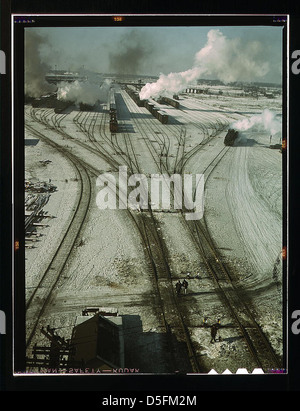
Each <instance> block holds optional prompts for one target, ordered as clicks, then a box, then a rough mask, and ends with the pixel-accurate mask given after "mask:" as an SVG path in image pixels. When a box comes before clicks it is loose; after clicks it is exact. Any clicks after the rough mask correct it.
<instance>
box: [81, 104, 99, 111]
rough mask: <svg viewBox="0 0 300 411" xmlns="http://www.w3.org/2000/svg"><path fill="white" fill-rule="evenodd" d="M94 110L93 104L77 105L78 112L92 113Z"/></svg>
mask: <svg viewBox="0 0 300 411" xmlns="http://www.w3.org/2000/svg"><path fill="white" fill-rule="evenodd" d="M94 108H95V105H93V104H86V103H79V109H80V111H93V110H94Z"/></svg>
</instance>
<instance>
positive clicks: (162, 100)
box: [159, 97, 180, 108]
mask: <svg viewBox="0 0 300 411" xmlns="http://www.w3.org/2000/svg"><path fill="white" fill-rule="evenodd" d="M159 102H160V103H161V104H169V105H170V106H173V107H175V108H179V107H180V103H179V101H178V100H174V99H172V98H169V97H161V98H160V100H159Z"/></svg>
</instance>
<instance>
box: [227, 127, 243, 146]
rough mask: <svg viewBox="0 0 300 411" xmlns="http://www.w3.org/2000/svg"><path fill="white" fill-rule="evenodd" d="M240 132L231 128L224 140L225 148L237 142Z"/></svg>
mask: <svg viewBox="0 0 300 411" xmlns="http://www.w3.org/2000/svg"><path fill="white" fill-rule="evenodd" d="M238 134H239V133H238V131H237V130H234V129H233V128H230V129H229V130H228V132H227V134H226V136H225V138H224V144H225V146H233V144H234V142H235V140H236V139H237V137H238Z"/></svg>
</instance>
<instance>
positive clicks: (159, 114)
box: [125, 87, 169, 124]
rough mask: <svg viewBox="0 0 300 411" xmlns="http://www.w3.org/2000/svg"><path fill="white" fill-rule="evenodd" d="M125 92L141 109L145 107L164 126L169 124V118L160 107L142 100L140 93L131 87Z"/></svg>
mask: <svg viewBox="0 0 300 411" xmlns="http://www.w3.org/2000/svg"><path fill="white" fill-rule="evenodd" d="M125 90H126V91H127V93H128V94H129V96H130V97H131V98H132V100H133V101H134V102H135V103H136V104H137V105H138V106H139V107H145V108H146V109H147V110H149V111H150V113H151V114H152V115H153V116H154V117H155V118H157V119H158V120H159V121H160V122H161V123H162V124H167V123H168V121H169V116H168V115H167V114H166V113H165V112H164V111H162V110H160V108H159V107H157V106H155V104H154V103H151V102H149V101H148V100H141V99H140V96H139V93H138V92H137V91H135V90H133V89H131V88H129V87H126V88H125Z"/></svg>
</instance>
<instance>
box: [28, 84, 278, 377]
mask: <svg viewBox="0 0 300 411" xmlns="http://www.w3.org/2000/svg"><path fill="white" fill-rule="evenodd" d="M219 89H220V87H219V88H218V89H217V91H216V92H215V93H198V94H197V93H192V92H191V90H185V91H184V92H182V93H180V94H179V95H178V96H176V98H175V99H171V101H173V102H177V104H175V105H171V104H170V101H168V100H163V99H161V100H156V101H154V100H152V99H149V101H148V102H147V106H145V102H143V103H141V104H140V102H139V101H138V100H137V99H136V98H135V96H136V93H137V92H138V89H136V88H135V86H131V85H130V84H129V85H126V86H124V85H122V86H121V85H119V84H118V83H117V82H115V83H112V84H111V87H110V93H109V95H108V98H107V101H105V102H100V101H98V102H97V103H96V104H95V105H94V106H93V107H90V108H88V107H81V109H80V108H79V107H78V106H76V105H74V104H73V105H72V104H71V103H69V105H67V106H65V107H64V106H63V107H60V108H59V110H56V109H55V107H54V106H51V104H50V105H49V106H48V107H45V106H44V107H43V105H42V104H40V105H39V106H37V105H34V104H30V103H28V104H26V105H25V138H26V139H28V141H31V142H34V143H32V144H27V145H26V144H25V180H26V182H25V200H26V203H25V218H26V220H25V226H26V235H25V237H26V238H25V247H26V248H25V256H26V261H25V263H26V272H25V279H26V350H27V357H28V359H29V360H28V365H27V367H28V370H32V371H34V372H45V371H43V370H45V369H47V368H48V369H49V363H47V362H46V361H45V358H46V354H45V353H47V355H49V353H50V349H51V348H50V347H51V342H50V341H52V342H53V338H52V340H51V339H49V335H50V336H52V337H53V336H54V335H55V338H56V340H55V341H56V342H57V341H63V342H64V344H62V345H61V347H65V351H63V352H62V354H61V356H60V357H59V360H58V362H57V363H56V366H55V367H56V368H59V369H60V371H59V372H70V368H71V369H74V364H75V367H77V368H78V367H79V368H80V364H79V363H78V362H77V363H76V361H75V360H74V358H75V357H76V356H75V357H74V350H75V352H76V344H75V348H74V341H73V345H72V344H71V345H72V347H71V346H70V341H71V342H72V338H73V337H72V336H73V330H74V326H75V324H77V323H78V318H79V317H82V316H83V312H84V310H86V311H85V312H89V317H92V314H91V313H94V314H95V313H106V317H107V318H112V317H114V318H115V317H118V318H120V319H121V320H122V344H123V362H122V363H119V365H118V368H117V369H116V367H115V366H111V367H110V368H109V367H108V368H109V369H105V368H102V371H101V372H106V373H113V372H118V373H120V372H135V373H141V374H173V373H183V374H189V373H204V374H206V373H209V372H211V370H214V371H215V372H217V373H219V374H221V373H224V372H225V373H226V372H231V373H236V372H237V370H238V369H246V370H247V372H248V373H252V372H253V370H256V369H262V370H263V372H265V373H268V372H272V370H274V369H281V368H284V365H283V364H284V363H283V358H284V338H283V335H284V315H283V312H284V311H283V301H284V291H283V290H284V285H285V281H286V280H285V278H284V275H283V264H282V260H283V255H282V246H283V241H282V236H283V231H282V226H283V211H282V210H283V185H282V183H283V173H284V170H283V162H282V161H283V160H282V159H283V154H282V150H281V144H282V138H283V137H284V136H282V135H281V133H277V134H275V135H273V136H271V135H270V132H269V130H266V129H263V127H257V128H255V127H252V128H249V129H247V130H244V129H241V131H240V132H239V134H238V137H237V138H236V140H235V141H234V143H233V144H232V145H225V144H224V139H225V136H226V135H227V133H228V130H229V129H231V128H233V124H236V123H237V122H239V121H244V120H247V119H250V118H251V117H253V116H257V115H261V114H262V112H263V111H264V110H269V111H270V112H272V113H274V115H275V118H276V119H277V120H278V121H281V115H282V96H281V94H280V93H279V94H278V95H274V96H272V98H270V97H269V96H266V95H259V96H250V95H247V96H245V95H241V93H240V90H239V89H238V87H233V86H224V87H223V88H222V93H219ZM211 90H212V91H214V90H213V87H211ZM267 91H268V90H267ZM151 103H152V105H153V106H154V107H156V111H155V112H153V106H152V108H151V106H150V105H151ZM151 110H152V112H151ZM112 111H113V112H112ZM157 113H158V114H157ZM159 116H160V117H159ZM112 122H113V123H112ZM119 167H123V168H124V167H127V174H128V178H129V176H130V175H133V174H138V175H143V176H145V177H146V179H147V181H148V182H150V178H151V176H152V175H154V174H156V175H162V174H165V175H168V176H171V175H174V174H177V175H179V176H181V177H183V176H184V175H196V174H201V175H204V209H203V211H204V212H203V216H202V218H201V219H197V220H189V219H187V218H186V216H187V215H188V214H189V212H190V210H188V212H186V211H187V210H181V209H174V208H172V207H171V208H170V209H164V208H163V207H162V206H157V204H154V203H153V202H151V200H152V199H151V198H150V197H149V199H148V200H149V201H148V204H147V207H145V208H143V207H139V208H138V209H135V208H134V207H126V208H125V207H124V208H122V209H121V208H118V207H115V208H114V209H101V208H100V207H99V202H98V201H97V198H98V200H99V197H98V195H99V192H100V191H101V187H100V185H99V180H98V177H99V176H101V175H104V173H107V175H108V174H109V175H110V176H113V177H115V180H116V181H117V182H118V178H119V170H120V169H119ZM117 188H120V187H119V186H118V184H117ZM194 189H195V187H194ZM149 190H150V184H149ZM128 192H129V187H128ZM118 195H119V196H121V195H122V192H121V189H120V190H119V191H118ZM173 195H174V192H173V191H172V190H171V197H172V196H173ZM108 196H109V195H108ZM184 279H185V280H187V282H188V288H187V290H186V293H185V291H184V290H183V289H181V291H180V293H179V294H177V293H176V283H177V282H178V281H181V282H182V281H183V280H184ZM112 312H113V313H114V315H111V313H112ZM212 326H215V327H212ZM213 329H216V330H217V334H216V340H215V341H212V330H213ZM45 330H47V331H45ZM78 344H80V343H78ZM37 347H43V349H40V351H38V350H37ZM47 347H49V348H47ZM66 347H67V348H66ZM70 347H71V348H70ZM47 350H48V351H47ZM50 356H51V355H50ZM76 358H77V357H76ZM37 359H38V360H40V361H37ZM56 359H58V357H57V358H56ZM72 359H73V360H74V361H75V362H74V361H73V363H72ZM77 360H78V358H77ZM81 360H82V362H81V364H82V365H83V367H84V369H85V368H88V367H89V365H88V364H87V363H85V362H84V361H83V359H81ZM68 361H69V362H68ZM46 364H48V365H46ZM120 364H121V365H120ZM50 368H51V367H50ZM55 372H56V371H55ZM89 372H96V371H95V370H91V369H89Z"/></svg>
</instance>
